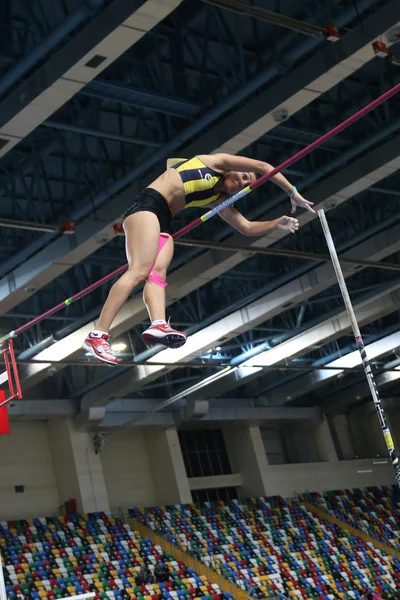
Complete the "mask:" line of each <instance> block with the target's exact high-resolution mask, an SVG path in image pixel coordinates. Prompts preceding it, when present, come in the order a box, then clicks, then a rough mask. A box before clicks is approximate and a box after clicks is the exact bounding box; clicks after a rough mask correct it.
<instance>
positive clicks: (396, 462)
mask: <svg viewBox="0 0 400 600" xmlns="http://www.w3.org/2000/svg"><path fill="white" fill-rule="evenodd" d="M318 216H319V220H320V221H321V225H322V230H323V232H324V236H325V239H326V243H327V245H328V250H329V254H330V255H331V259H332V263H333V268H334V269H335V273H336V277H337V280H338V284H339V288H340V292H341V294H342V297H343V301H344V305H345V307H346V311H347V315H348V317H349V321H350V324H351V328H352V330H353V334H354V339H355V340H356V344H357V348H358V350H359V352H360V357H361V362H362V366H363V369H364V373H365V377H366V378H367V382H368V387H369V389H370V392H371V396H372V400H373V401H374V404H375V409H376V414H377V415H378V419H379V423H380V425H381V428H382V433H383V437H384V438H385V442H386V446H387V449H388V452H389V456H390V459H391V461H392V465H393V468H394V470H395V473H396V480H397V483H398V485H399V486H400V459H399V454H398V452H397V450H396V449H395V447H394V443H393V438H392V434H391V431H390V428H389V425H388V423H387V421H386V417H385V413H384V410H383V408H382V404H381V399H380V396H379V390H378V387H377V385H376V381H375V377H374V374H373V372H372V368H371V363H370V362H369V360H368V357H367V352H366V350H365V346H364V341H363V339H362V336H361V332H360V328H359V326H358V323H357V318H356V314H355V312H354V308H353V305H352V302H351V298H350V295H349V291H348V289H347V285H346V281H345V279H344V276H343V271H342V267H341V266H340V262H339V258H338V255H337V252H336V248H335V243H334V241H333V238H332V235H331V232H330V229H329V225H328V221H327V219H326V215H325V212H324V211H323V210H319V211H318Z"/></svg>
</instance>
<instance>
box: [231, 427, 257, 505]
mask: <svg viewBox="0 0 400 600" xmlns="http://www.w3.org/2000/svg"><path fill="white" fill-rule="evenodd" d="M224 438H225V443H226V448H227V450H228V455H229V459H230V461H231V467H232V471H233V472H234V473H240V475H241V477H242V486H241V488H240V489H239V495H240V497H241V498H248V497H252V496H264V495H265V485H264V478H263V472H265V470H267V469H268V463H267V457H266V454H265V449H264V444H263V441H262V438H261V433H260V428H259V427H256V426H244V427H240V428H239V427H238V428H236V427H232V428H226V429H225V430H224Z"/></svg>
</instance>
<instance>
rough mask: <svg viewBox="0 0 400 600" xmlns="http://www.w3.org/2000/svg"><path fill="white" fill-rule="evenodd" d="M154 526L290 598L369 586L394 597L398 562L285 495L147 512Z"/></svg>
mask: <svg viewBox="0 0 400 600" xmlns="http://www.w3.org/2000/svg"><path fill="white" fill-rule="evenodd" d="M142 515H143V518H144V520H145V521H146V523H147V524H148V525H149V526H151V527H152V528H153V529H155V530H158V531H160V532H162V533H164V534H168V535H169V536H172V537H173V538H174V540H175V542H176V543H178V544H179V545H181V546H182V547H184V548H186V549H187V550H188V551H190V552H192V553H194V554H195V555H196V556H197V557H198V558H199V559H200V560H202V561H203V562H204V563H206V564H208V565H210V566H213V567H215V568H217V569H219V570H222V572H223V573H224V574H225V575H226V576H228V577H230V578H231V579H232V580H235V581H236V582H237V583H238V584H239V585H241V586H242V588H243V589H244V588H247V589H250V588H252V587H253V588H256V589H258V590H259V591H261V592H262V593H264V595H265V596H268V594H269V589H271V588H272V589H273V590H275V592H278V593H283V594H285V596H290V597H292V598H307V599H312V600H322V599H324V600H325V599H328V598H329V599H333V598H335V597H340V598H358V597H360V595H361V590H362V589H363V588H365V587H370V586H372V587H374V588H375V589H377V590H380V591H381V592H385V593H386V595H389V596H390V595H392V594H393V592H394V589H395V586H396V584H399V581H400V576H399V575H398V574H399V573H400V561H398V560H397V559H396V558H394V557H393V556H389V555H386V554H385V553H384V552H383V551H380V550H378V549H376V548H374V547H373V546H372V544H369V545H368V544H365V543H364V542H363V541H362V540H361V539H359V538H357V537H347V536H346V533H345V532H344V531H343V530H341V529H339V528H338V527H337V526H335V525H333V524H332V523H330V522H328V521H323V520H321V519H319V518H318V517H316V516H314V515H313V514H312V513H309V512H308V511H307V510H306V509H305V507H303V506H301V505H300V504H299V503H298V502H297V501H295V500H293V501H285V500H283V499H282V498H280V497H275V498H265V499H264V498H259V499H250V500H247V501H240V500H234V501H232V502H231V503H229V504H224V503H221V502H217V503H206V504H205V505H204V506H203V507H200V506H198V505H189V506H188V505H182V506H172V507H171V506H170V507H167V508H151V509H146V510H144V511H142Z"/></svg>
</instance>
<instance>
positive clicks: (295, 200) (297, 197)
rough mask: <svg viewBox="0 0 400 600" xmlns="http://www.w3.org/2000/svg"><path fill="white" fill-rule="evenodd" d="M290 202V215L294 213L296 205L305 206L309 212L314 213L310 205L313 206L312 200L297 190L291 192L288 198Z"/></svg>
mask: <svg viewBox="0 0 400 600" xmlns="http://www.w3.org/2000/svg"><path fill="white" fill-rule="evenodd" d="M290 202H291V204H292V215H294V213H295V212H296V208H297V207H298V206H299V207H301V208H306V209H307V210H308V211H309V212H310V213H313V214H314V215H315V214H316V213H315V210H314V209H313V208H311V207H312V206H314V202H310V201H309V200H306V199H305V198H303V196H302V195H301V194H299V192H296V193H295V194H293V196H292V197H291V198H290Z"/></svg>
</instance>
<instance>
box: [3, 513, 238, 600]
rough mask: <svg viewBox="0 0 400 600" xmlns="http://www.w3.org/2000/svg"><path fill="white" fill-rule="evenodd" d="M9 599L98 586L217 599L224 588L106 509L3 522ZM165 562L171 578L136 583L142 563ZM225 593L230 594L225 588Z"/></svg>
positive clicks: (103, 593)
mask: <svg viewBox="0 0 400 600" xmlns="http://www.w3.org/2000/svg"><path fill="white" fill-rule="evenodd" d="M0 546H1V551H2V554H3V557H4V560H5V580H6V588H7V595H8V598H9V600H16V599H17V598H18V596H21V595H23V596H24V597H25V598H32V599H33V600H53V599H56V598H64V597H66V596H73V595H77V594H82V593H85V592H88V591H94V592H96V598H97V600H113V599H115V600H136V599H137V600H158V599H159V598H163V599H164V598H165V599H170V598H171V599H173V600H184V599H186V598H198V599H202V600H219V598H220V596H219V594H220V589H219V587H218V585H216V584H210V583H209V582H208V581H207V580H206V578H205V577H204V576H201V577H199V576H198V575H197V574H196V573H195V572H194V571H193V570H192V569H187V568H186V567H185V565H184V564H183V563H178V562H176V561H174V559H173V557H172V556H170V555H164V554H163V551H162V549H161V547H160V546H153V544H152V542H151V540H149V539H144V538H140V537H138V536H137V535H135V533H134V532H133V531H132V530H131V529H130V527H129V526H128V525H126V524H123V523H122V522H120V521H119V520H118V519H113V518H111V517H109V516H107V515H106V514H104V513H96V514H92V515H84V516H79V515H75V516H68V517H58V518H49V519H44V518H43V519H33V520H26V521H14V522H9V521H8V522H5V521H2V522H1V523H0ZM162 563H166V565H167V566H168V570H169V572H170V577H169V580H167V581H164V582H161V581H159V582H158V583H152V584H148V585H142V586H139V587H138V586H136V584H135V578H136V576H137V575H138V572H139V570H140V568H141V567H142V566H145V565H146V566H147V567H149V568H150V571H152V572H153V571H154V567H155V565H156V564H162ZM225 598H231V596H230V595H229V594H225Z"/></svg>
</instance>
